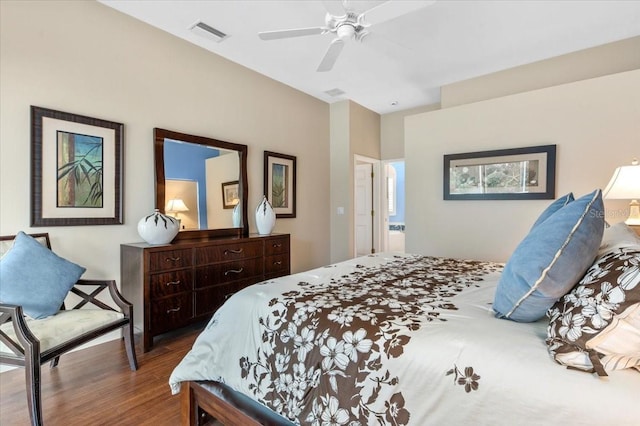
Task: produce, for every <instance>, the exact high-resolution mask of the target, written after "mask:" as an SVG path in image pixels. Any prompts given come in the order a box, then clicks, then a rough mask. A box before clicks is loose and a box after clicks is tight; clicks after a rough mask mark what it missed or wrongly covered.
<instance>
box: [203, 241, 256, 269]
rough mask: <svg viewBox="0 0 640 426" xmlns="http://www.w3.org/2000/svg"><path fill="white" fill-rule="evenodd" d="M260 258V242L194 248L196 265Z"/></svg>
mask: <svg viewBox="0 0 640 426" xmlns="http://www.w3.org/2000/svg"><path fill="white" fill-rule="evenodd" d="M259 256H262V241H251V242H246V243H241V242H238V243H229V244H224V245H219V246H210V247H198V248H196V265H208V264H211V263H217V262H226V261H229V260H239V259H247V258H252V257H259Z"/></svg>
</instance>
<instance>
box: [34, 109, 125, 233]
mask: <svg viewBox="0 0 640 426" xmlns="http://www.w3.org/2000/svg"><path fill="white" fill-rule="evenodd" d="M123 128H124V125H123V124H122V123H116V122H113V121H107V120H102V119H98V118H91V117H86V116H82V115H77V114H71V113H67V112H62V111H56V110H52V109H47V108H41V107H37V106H32V107H31V225H32V226H74V225H116V224H122V223H123V222H122V209H123V205H122V152H123Z"/></svg>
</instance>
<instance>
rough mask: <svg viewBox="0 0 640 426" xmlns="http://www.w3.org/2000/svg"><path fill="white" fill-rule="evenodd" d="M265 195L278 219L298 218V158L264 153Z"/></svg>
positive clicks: (268, 152)
mask: <svg viewBox="0 0 640 426" xmlns="http://www.w3.org/2000/svg"><path fill="white" fill-rule="evenodd" d="M264 195H265V196H266V197H267V200H269V203H271V207H273V210H274V211H275V213H276V217H278V218H294V217H296V157H294V156H292V155H286V154H278V153H275V152H270V151H265V152H264Z"/></svg>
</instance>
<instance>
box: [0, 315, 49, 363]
mask: <svg viewBox="0 0 640 426" xmlns="http://www.w3.org/2000/svg"><path fill="white" fill-rule="evenodd" d="M8 321H11V322H12V323H13V329H14V331H15V333H16V337H17V338H18V341H19V342H20V345H21V346H18V345H17V344H16V342H14V341H13V340H12V339H10V338H9V336H7V335H6V334H5V333H3V332H0V333H1V335H0V339H1V340H2V343H4V344H5V345H7V347H8V348H9V349H11V351H13V352H14V353H15V354H16V355H22V356H23V357H24V355H25V351H24V349H23V348H30V349H31V353H32V354H39V353H40V341H39V340H38V338H37V337H36V336H34V335H33V333H32V332H31V330H30V329H29V326H28V325H27V322H26V321H25V320H24V314H23V312H22V306H19V305H9V304H6V303H0V324H5V323H6V322H8Z"/></svg>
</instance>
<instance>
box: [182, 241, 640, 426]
mask: <svg viewBox="0 0 640 426" xmlns="http://www.w3.org/2000/svg"><path fill="white" fill-rule="evenodd" d="M501 270H502V265H500V264H496V263H490V262H479V261H470V260H454V259H446V258H436V257H426V256H418V255H408V254H407V255H405V254H402V255H400V254H391V253H381V254H377V255H371V256H366V257H361V258H357V259H353V260H349V261H347V262H342V263H339V264H335V265H330V266H327V267H324V268H318V269H315V270H312V271H309V272H305V273H300V274H295V275H291V276H288V277H282V278H278V279H275V280H269V281H265V282H263V283H260V284H256V285H254V286H251V287H248V288H246V289H244V290H242V291H241V292H238V293H236V294H235V295H234V296H233V297H231V298H230V299H229V300H228V301H227V303H225V305H224V306H222V307H221V308H220V309H219V310H218V311H217V312H216V314H215V315H214V316H213V318H212V319H211V321H210V322H209V324H208V325H207V327H206V328H205V330H204V331H203V332H202V333H201V335H200V336H199V337H198V339H197V340H196V342H195V343H194V346H193V348H192V350H191V351H190V352H189V353H188V354H187V355H186V356H185V358H184V359H183V360H182V361H181V363H180V364H179V365H178V366H177V367H176V369H175V370H174V371H173V374H172V375H171V378H170V386H171V389H172V391H173V393H177V392H179V390H180V383H181V382H183V381H189V380H213V381H218V382H222V383H225V384H226V385H228V386H230V387H231V388H233V389H235V390H237V391H240V392H242V393H244V394H246V395H248V396H249V397H251V398H253V399H254V400H256V401H258V402H259V403H261V404H263V405H265V406H266V407H268V408H270V409H271V410H273V411H275V412H277V413H278V414H280V415H281V416H283V417H285V418H287V419H289V420H291V421H292V422H293V423H298V424H304V425H307V424H308V425H407V424H408V425H428V424H434V425H438V424H472V423H473V424H513V423H516V422H517V423H519V424H540V421H541V416H543V418H544V419H545V421H544V423H545V424H556V423H557V424H560V423H569V424H618V425H624V424H634V422H635V421H637V419H638V418H640V408H639V407H638V404H636V398H637V395H639V394H640V374H638V373H637V372H632V371H618V372H616V374H614V375H612V377H610V380H609V382H603V381H599V380H598V379H595V378H593V377H592V376H590V375H586V374H584V373H579V372H575V371H568V370H565V369H564V368H563V367H561V366H559V365H557V364H555V363H554V362H553V361H552V360H551V358H550V357H549V355H548V353H547V350H546V346H545V343H544V339H545V337H546V326H547V324H546V321H545V320H541V321H539V322H538V323H532V324H521V323H515V322H511V321H507V320H500V319H496V318H495V317H494V316H493V312H492V310H491V301H492V300H493V294H494V292H495V286H496V283H497V281H498V279H499V276H500V275H499V273H500V271H501ZM605 406H606V407H607V409H606V410H604V409H603V407H605Z"/></svg>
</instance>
